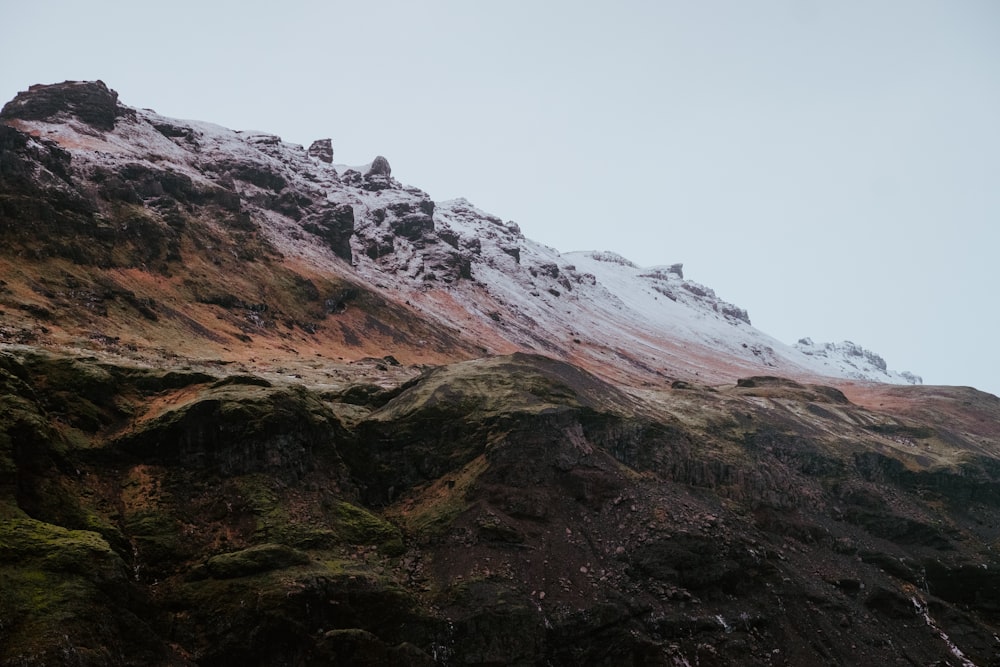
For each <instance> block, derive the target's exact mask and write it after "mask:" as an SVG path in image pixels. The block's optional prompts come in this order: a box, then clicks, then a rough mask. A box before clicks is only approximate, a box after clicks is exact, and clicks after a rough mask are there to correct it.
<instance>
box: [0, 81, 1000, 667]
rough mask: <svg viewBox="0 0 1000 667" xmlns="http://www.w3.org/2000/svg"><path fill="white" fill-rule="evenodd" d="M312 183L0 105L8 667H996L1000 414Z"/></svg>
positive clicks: (719, 311)
mask: <svg viewBox="0 0 1000 667" xmlns="http://www.w3.org/2000/svg"><path fill="white" fill-rule="evenodd" d="M334 158H335V154H334V145H333V142H332V141H331V140H329V139H321V140H318V141H316V142H314V143H313V144H312V145H311V146H310V147H308V148H304V147H302V146H298V145H293V144H288V143H285V142H283V141H281V139H280V138H279V137H277V136H274V135H271V134H266V133H261V132H239V131H233V130H229V129H225V128H222V127H219V126H216V125H211V124H208V123H203V122H195V121H181V120H176V119H170V118H165V117H163V116H160V115H158V114H156V113H155V112H153V111H150V110H147V109H136V108H132V107H128V106H125V105H123V104H121V103H120V102H119V101H118V96H117V94H116V93H115V92H114V91H112V90H110V89H109V88H108V87H107V86H106V85H105V84H103V83H101V82H65V83H62V84H55V85H47V86H32V87H31V88H30V89H29V90H28V91H25V92H23V93H20V94H19V95H18V96H17V97H16V98H15V99H14V100H12V101H11V102H9V103H8V104H7V105H5V106H4V107H3V110H2V111H0V239H2V242H0V280H2V282H0V342H2V348H0V383H2V384H3V391H2V392H0V534H2V539H0V636H2V637H3V638H4V641H3V642H0V664H4V665H7V664H10V665H14V664H18V665H21V664H52V663H66V664H93V665H98V664H101V665H103V664H121V665H126V664H143V665H147V664H163V665H193V664H199V665H217V664H218V665H229V664H233V665H235V664H267V665H319V664H329V663H336V662H338V661H339V662H344V663H347V664H428V665H429V664H449V665H452V664H607V665H618V664H626V663H632V664H650V665H685V664H686V665H694V664H701V665H711V664H741V665H781V664H787V665H805V664H845V665H846V664H872V663H875V662H880V661H884V662H887V663H889V664H894V663H897V662H902V663H904V664H906V663H908V664H950V665H968V664H978V665H989V664H1000V641H998V640H997V636H998V634H1000V607H998V603H997V600H998V598H997V595H995V594H993V591H997V590H1000V576H998V572H1000V559H998V556H997V549H998V548H1000V491H998V489H1000V399H998V398H997V397H995V396H991V395H989V394H985V393H982V392H978V391H976V390H974V389H971V388H963V387H924V386H919V378H918V377H916V376H914V375H912V374H910V373H895V372H892V371H890V370H888V368H887V365H886V363H885V361H884V360H883V359H882V358H881V357H880V356H879V355H877V354H875V353H873V352H870V351H868V350H865V349H863V348H861V347H860V346H857V345H855V344H854V343H850V342H843V343H839V344H829V343H828V344H814V343H812V341H810V340H808V339H803V340H802V341H799V343H798V344H797V345H795V346H788V345H784V344H782V343H780V342H778V341H776V340H774V339H773V338H771V337H769V336H767V335H766V334H765V333H763V332H761V331H758V330H757V329H755V328H754V327H753V326H752V325H751V323H750V317H749V315H748V314H747V312H746V311H745V310H743V309H741V308H739V307H738V306H735V305H733V304H730V303H727V302H725V301H723V300H722V299H720V298H718V297H717V296H716V294H715V293H714V292H713V291H712V290H711V289H709V288H707V287H705V286H703V285H701V284H698V283H696V282H693V281H691V280H687V279H685V278H684V275H683V267H682V266H681V265H680V264H673V265H669V266H662V267H651V268H643V267H638V266H636V265H634V264H633V263H631V262H629V261H628V260H627V259H625V258H623V257H620V256H618V255H615V254H613V253H608V252H583V253H565V254H564V253H559V252H557V251H556V250H554V249H552V248H548V247H545V246H543V245H541V244H538V243H535V242H533V241H531V240H530V239H528V238H526V237H525V236H524V235H523V234H522V232H521V230H520V228H519V227H518V226H517V225H516V224H515V223H513V222H510V221H504V220H503V219H501V218H498V217H496V216H494V215H491V214H489V213H486V212H484V211H481V210H479V209H477V208H476V207H475V206H473V205H472V204H471V203H469V202H468V201H465V200H461V199H459V200H453V201H447V202H434V201H432V200H431V198H430V197H429V196H428V195H427V194H426V193H424V192H422V191H421V190H419V189H417V188H413V187H408V186H404V185H402V184H401V183H400V182H399V181H397V180H396V179H395V178H394V177H393V175H392V169H391V166H390V163H389V161H388V160H387V159H386V158H384V157H381V156H379V157H376V158H375V159H374V160H373V161H372V162H371V163H370V164H368V165H365V166H363V167H359V168H350V167H346V166H342V165H339V164H335V163H334Z"/></svg>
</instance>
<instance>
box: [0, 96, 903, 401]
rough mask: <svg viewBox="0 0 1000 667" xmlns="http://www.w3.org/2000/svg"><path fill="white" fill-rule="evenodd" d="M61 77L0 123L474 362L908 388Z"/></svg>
mask: <svg viewBox="0 0 1000 667" xmlns="http://www.w3.org/2000/svg"><path fill="white" fill-rule="evenodd" d="M61 85H62V86H64V88H61V89H58V90H56V88H57V87H51V88H45V87H40V88H38V89H37V90H36V89H35V88H33V89H32V91H29V93H27V94H24V97H23V98H22V96H19V97H18V99H16V100H15V101H14V102H12V103H11V104H10V105H8V107H5V109H4V114H5V118H4V122H5V123H6V124H7V125H9V126H11V127H13V128H15V129H17V130H19V131H22V132H26V133H28V134H30V135H32V136H33V137H35V138H36V139H35V141H38V142H55V143H56V144H58V145H59V146H60V147H61V148H62V149H64V150H65V151H68V152H69V154H71V155H72V159H73V164H74V168H75V169H76V170H77V171H78V172H79V173H80V174H82V175H83V177H84V178H86V179H89V181H90V182H92V183H96V184H97V187H99V188H103V189H104V191H112V194H113V195H114V196H115V197H124V198H125V199H126V200H136V201H141V202H143V203H144V205H147V206H152V207H153V208H154V209H155V207H156V206H157V197H159V196H161V195H164V194H166V195H172V194H176V193H175V192H173V190H176V191H177V192H181V193H182V194H184V198H185V199H184V201H185V202H186V205H188V206H205V207H207V208H208V209H211V210H216V209H221V210H222V211H224V212H225V213H226V215H228V216H230V217H231V218H234V220H235V224H237V225H243V226H245V227H246V228H247V229H251V230H254V233H258V234H260V235H261V236H262V237H263V238H264V239H265V240H266V242H267V243H268V244H270V246H271V247H273V248H274V249H275V250H276V251H277V252H278V253H280V255H281V257H282V258H283V261H285V262H286V263H288V264H289V265H291V266H296V267H303V266H304V267H308V268H309V270H310V271H312V272H320V273H322V272H326V273H329V274H337V275H342V276H346V277H348V278H350V279H352V280H357V281H360V282H362V283H364V284H366V285H367V286H368V287H369V288H370V289H372V290H376V291H378V292H379V293H381V294H382V295H384V297H385V298H386V299H390V300H392V301H394V302H397V303H400V304H405V305H406V307H408V308H410V309H412V311H413V313H414V316H416V317H423V318H426V319H427V320H429V321H432V322H436V323H438V324H439V325H440V326H441V327H448V328H452V329H456V330H458V331H459V332H461V334H462V335H463V336H465V337H466V338H467V339H468V340H469V341H471V342H472V343H474V344H475V345H476V346H478V349H480V350H482V352H483V353H506V352H511V351H515V350H533V351H538V352H542V353H545V354H549V355H552V356H556V357H560V358H563V359H567V360H569V361H572V362H574V363H578V364H580V365H582V366H585V367H587V368H589V369H591V370H594V371H595V372H598V373H601V374H603V375H605V376H619V377H622V378H624V377H628V378H632V379H633V380H634V379H636V378H639V379H640V381H641V382H659V381H663V380H669V379H698V380H700V381H702V382H726V381H731V380H733V379H735V378H736V377H740V376H745V375H759V374H767V375H785V376H794V377H815V376H826V377H834V378H845V379H863V380H875V381H880V382H919V378H918V377H916V376H913V375H911V374H907V373H904V374H899V373H893V372H891V371H889V370H888V369H887V368H886V365H885V362H884V361H882V359H881V357H879V356H878V355H876V354H874V353H870V352H868V351H866V350H863V349H862V348H859V347H857V346H855V345H853V344H847V343H845V344H841V345H829V344H827V345H813V344H811V343H805V342H801V343H800V344H799V345H797V346H794V347H793V346H790V345H785V344H783V343H781V342H779V341H777V340H775V339H774V338H772V337H770V336H768V335H767V334H766V333H764V332H761V331H759V330H757V329H755V328H754V327H753V326H752V325H751V323H750V318H749V316H748V314H747V312H746V311H745V310H743V309H741V308H740V307H738V306H736V305H733V304H730V303H727V302H725V301H723V300H722V299H720V298H718V297H717V296H716V294H715V293H714V292H713V291H712V290H711V289H709V288H708V287H705V286H704V285H701V284H699V283H696V282H693V281H690V280H686V279H684V277H683V271H682V267H681V265H680V264H674V265H670V266H658V267H650V268H643V267H639V266H636V265H635V264H633V263H632V262H630V261H628V260H627V259H626V258H623V257H620V256H618V255H615V254H614V253H608V252H575V253H566V254H563V253H560V252H558V251H557V250H555V249H553V248H550V247H547V246H544V245H542V244H539V243H536V242H534V241H532V240H531V239H529V238H527V237H526V236H525V235H524V234H523V233H522V232H521V230H520V228H519V227H518V225H516V224H515V223H513V222H510V221H504V220H502V219H501V218H499V217H497V216H495V215H491V214H489V213H487V212H485V211H482V210H480V209H478V208H476V207H475V206H473V205H472V204H471V203H470V202H468V201H466V200H464V199H457V200H452V201H446V202H433V201H432V200H431V199H430V197H429V196H428V195H427V194H426V193H425V192H423V191H421V190H419V189H418V188H414V187H405V186H403V185H402V184H400V183H399V182H398V181H397V180H396V179H395V178H393V177H392V173H391V168H390V166H389V163H388V161H387V160H386V159H385V158H382V157H378V158H375V159H374V160H373V161H372V162H371V163H369V164H367V165H364V166H363V167H360V168H348V167H344V166H341V165H334V164H332V151H331V150H330V144H329V142H328V141H325V140H324V141H323V142H322V143H323V144H324V145H323V146H320V149H318V150H313V148H315V147H316V144H314V147H311V148H310V149H308V150H307V149H305V148H303V147H302V146H299V145H296V144H290V143H286V142H283V141H282V140H281V139H280V138H279V137H277V136H275V135H271V134H267V133H262V132H238V131H233V130H229V129H226V128H222V127H219V126H217V125H212V124H210V123H203V122H196V121H182V120H175V119H170V118H166V117H163V116H160V115H158V114H156V113H155V112H153V111H150V110H145V109H132V108H129V107H125V106H122V105H120V104H119V103H118V102H117V95H116V94H114V93H113V91H109V90H108V89H107V88H106V87H104V84H101V83H100V82H97V83H74V84H61ZM32 95H34V96H32ZM59 95H61V96H62V97H59ZM46 96H48V97H46ZM66 100H69V101H68V102H67V101H66ZM81 100H82V101H81ZM60 105H62V106H60ZM53 109H54V110H53ZM84 111H86V113H84ZM320 143H321V142H317V144H320ZM38 145H39V146H42V143H39V144H38ZM56 180H58V179H56ZM60 187H62V186H60ZM123 193H124V194H123ZM178 196H180V195H178ZM212 207H215V208H212ZM211 210H210V211H209V212H211ZM220 219H221V218H220ZM219 225H222V226H224V225H223V223H221V222H220V223H219ZM223 231H224V230H223Z"/></svg>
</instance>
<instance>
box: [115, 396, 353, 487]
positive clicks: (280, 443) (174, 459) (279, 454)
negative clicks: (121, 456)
mask: <svg viewBox="0 0 1000 667" xmlns="http://www.w3.org/2000/svg"><path fill="white" fill-rule="evenodd" d="M341 431H342V428H341V426H340V424H339V422H338V421H337V419H336V417H335V416H334V415H333V413H332V412H330V410H329V409H328V408H326V406H325V405H324V404H323V403H322V401H320V400H319V399H318V398H317V397H316V396H315V395H313V394H312V393H311V392H309V391H308V390H306V389H305V388H303V387H301V386H289V387H265V386H258V385H253V384H223V385H218V386H211V387H207V388H205V389H204V390H203V391H200V392H199V393H198V394H197V395H196V396H195V397H193V398H191V399H189V400H188V401H187V402H186V403H184V404H182V405H179V406H174V405H165V406H163V407H162V408H160V411H159V412H158V413H154V414H149V415H145V416H144V419H143V420H142V421H140V422H138V423H137V424H136V425H135V426H134V428H132V429H131V430H130V431H128V432H126V433H125V434H123V435H122V436H120V437H119V438H118V439H117V440H116V444H117V446H118V447H119V448H120V449H122V450H124V451H126V452H129V453H130V454H132V455H136V456H139V457H142V458H143V459H144V460H146V461H150V462H158V463H163V464H180V465H181V466H184V467H187V468H197V469H203V468H206V467H207V468H208V469H211V470H216V471H218V472H220V473H221V474H224V475H232V474H242V473H249V472H257V471H268V472H270V473H277V474H280V475H282V476H283V477H284V478H286V479H298V478H301V477H302V475H303V474H305V473H306V472H307V471H308V470H310V469H311V468H312V467H314V465H316V464H317V463H319V462H324V461H325V460H326V458H327V457H331V456H332V457H334V458H335V457H336V451H335V442H336V440H337V438H338V436H339V434H340V433H341Z"/></svg>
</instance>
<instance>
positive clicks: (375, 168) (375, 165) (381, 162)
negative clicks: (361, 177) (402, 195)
mask: <svg viewBox="0 0 1000 667" xmlns="http://www.w3.org/2000/svg"><path fill="white" fill-rule="evenodd" d="M370 176H385V177H386V178H389V177H390V176H392V167H390V166H389V161H388V160H386V159H385V158H384V157H382V156H381V155H379V156H378V157H376V158H375V159H374V160H372V166H371V167H369V168H368V171H366V172H365V178H368V177H370Z"/></svg>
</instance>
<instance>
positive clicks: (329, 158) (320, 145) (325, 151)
mask: <svg viewBox="0 0 1000 667" xmlns="http://www.w3.org/2000/svg"><path fill="white" fill-rule="evenodd" d="M308 153H309V155H310V156H311V157H314V158H316V159H317V160H319V161H320V162H326V163H327V164H331V163H332V162H333V141H331V140H330V139H317V140H316V141H314V142H312V144H310V146H309V151H308Z"/></svg>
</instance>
